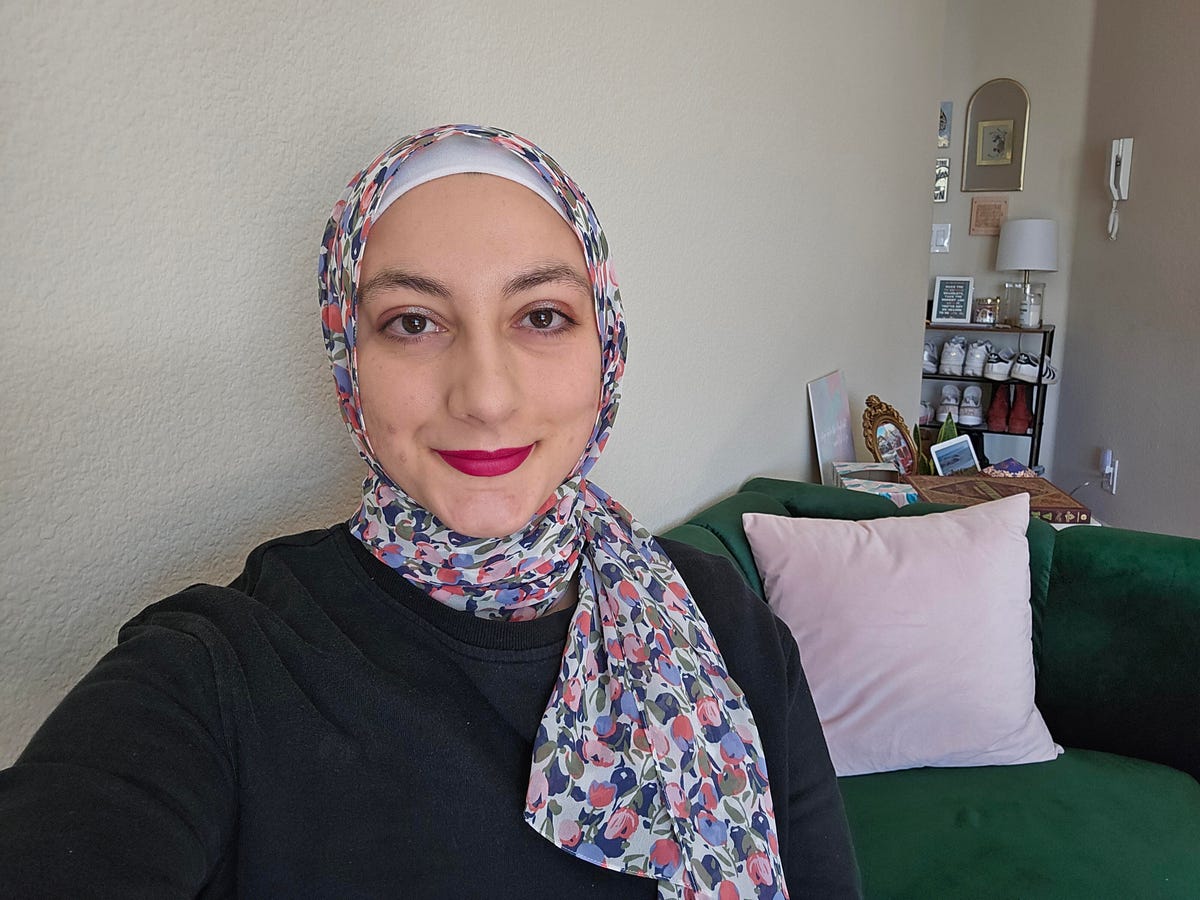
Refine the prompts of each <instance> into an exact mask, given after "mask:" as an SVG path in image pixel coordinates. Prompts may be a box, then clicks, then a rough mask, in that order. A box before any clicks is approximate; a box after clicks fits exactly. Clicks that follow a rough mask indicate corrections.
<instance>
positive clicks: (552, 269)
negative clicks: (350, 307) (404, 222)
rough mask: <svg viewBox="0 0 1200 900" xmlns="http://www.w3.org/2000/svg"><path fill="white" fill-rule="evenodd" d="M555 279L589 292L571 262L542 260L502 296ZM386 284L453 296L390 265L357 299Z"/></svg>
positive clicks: (426, 279) (442, 287) (425, 278)
mask: <svg viewBox="0 0 1200 900" xmlns="http://www.w3.org/2000/svg"><path fill="white" fill-rule="evenodd" d="M556 281H562V282H567V283H568V284H572V285H574V286H575V287H577V288H579V289H580V290H581V291H583V292H584V293H587V294H591V292H592V283H591V282H590V281H588V280H587V278H585V277H584V276H583V275H582V274H580V273H579V272H577V271H576V270H575V269H573V268H572V267H571V266H568V265H566V264H565V263H545V264H543V265H539V266H535V267H533V268H532V269H528V270H527V271H524V272H521V273H520V274H518V275H514V276H513V277H512V278H510V279H509V280H508V282H507V283H506V284H505V285H504V291H503V293H504V296H505V297H511V296H513V295H514V294H519V293H521V292H522V291H529V290H533V289H534V288H537V287H541V286H542V285H543V284H551V283H553V282H556ZM387 288H408V289H409V290H411V291H418V292H420V293H422V294H431V295H433V296H435V297H441V298H442V299H443V300H451V299H453V292H452V291H451V290H450V288H449V287H447V286H446V285H445V284H443V283H442V282H440V281H438V280H437V279H436V278H430V277H429V276H427V275H417V274H416V273H414V272H406V271H405V270H404V269H398V268H391V269H383V270H381V271H379V272H376V273H375V274H374V275H372V276H371V278H370V279H368V280H367V282H366V283H365V284H364V285H363V286H362V287H360V288H359V289H358V302H359V303H362V304H364V305H365V304H367V303H370V302H371V295H372V294H374V293H376V292H378V291H381V290H385V289H387Z"/></svg>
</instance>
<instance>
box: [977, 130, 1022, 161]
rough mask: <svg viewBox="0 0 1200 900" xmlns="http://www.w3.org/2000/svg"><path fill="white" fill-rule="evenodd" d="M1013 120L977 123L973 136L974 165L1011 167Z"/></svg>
mask: <svg viewBox="0 0 1200 900" xmlns="http://www.w3.org/2000/svg"><path fill="white" fill-rule="evenodd" d="M1012 138H1013V120H1012V119H994V120H992V121H990V122H980V123H979V133H978V134H977V135H976V136H975V165H977V166H1011V165H1012Z"/></svg>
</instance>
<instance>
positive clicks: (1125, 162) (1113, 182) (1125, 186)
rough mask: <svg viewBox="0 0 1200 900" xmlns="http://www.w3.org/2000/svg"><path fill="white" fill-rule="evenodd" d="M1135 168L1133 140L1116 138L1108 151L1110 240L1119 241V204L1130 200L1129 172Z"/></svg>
mask: <svg viewBox="0 0 1200 900" xmlns="http://www.w3.org/2000/svg"><path fill="white" fill-rule="evenodd" d="M1132 167H1133V138H1114V139H1113V142H1112V148H1111V149H1110V150H1109V151H1108V190H1109V193H1111V194H1112V212H1111V213H1109V215H1108V239H1109V240H1110V241H1115V240H1116V239H1117V227H1118V225H1119V221H1118V219H1119V216H1118V215H1117V203H1118V201H1121V200H1128V199H1129V170H1130V169H1131V168H1132Z"/></svg>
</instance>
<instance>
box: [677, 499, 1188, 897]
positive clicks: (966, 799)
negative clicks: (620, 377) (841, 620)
mask: <svg viewBox="0 0 1200 900" xmlns="http://www.w3.org/2000/svg"><path fill="white" fill-rule="evenodd" d="M947 508H949V507H944V506H936V505H933V504H915V505H912V506H908V507H904V508H902V509H897V508H896V507H895V506H893V505H892V503H891V502H890V501H889V500H886V499H883V498H881V497H876V496H873V495H870V494H863V493H855V492H852V491H847V490H843V489H840V488H830V487H822V486H820V485H814V484H805V483H801V482H794V481H781V480H777V479H770V478H755V479H752V480H751V481H749V482H747V483H746V484H745V485H743V486H742V489H741V490H740V491H739V492H738V493H737V494H734V495H733V496H732V497H729V498H728V499H726V500H723V501H721V502H720V503H717V504H715V505H714V506H712V507H709V508H708V509H705V510H704V511H702V512H700V513H699V514H697V515H696V516H694V517H693V518H692V519H691V520H689V521H688V522H687V523H686V524H684V525H680V526H678V527H676V528H674V529H672V530H671V531H668V532H666V534H665V536H666V537H669V538H674V539H676V540H681V541H686V542H688V543H690V544H694V545H696V546H698V547H700V548H702V549H705V550H708V551H710V552H713V553H718V554H721V555H723V556H726V557H728V558H729V559H731V560H732V561H733V562H734V564H735V565H736V566H737V567H738V568H739V569H740V570H741V571H742V573H743V575H744V576H745V578H746V580H747V581H748V582H749V583H750V585H751V586H752V587H753V588H754V589H755V590H756V591H757V592H758V594H759V596H762V594H763V587H762V581H761V580H760V578H759V574H758V571H757V569H756V568H755V565H754V558H753V556H752V554H751V552H750V546H749V544H748V543H747V541H746V536H745V533H744V532H743V530H742V520H741V517H742V513H745V512H762V513H772V514H776V515H791V516H805V517H819V518H833V519H873V518H879V517H881V516H897V515H898V516H908V515H922V514H925V513H929V512H936V511H939V510H943V509H947ZM1028 538H1029V551H1030V570H1031V575H1032V585H1033V595H1032V598H1031V602H1032V606H1033V652H1034V660H1035V665H1036V669H1037V704H1038V708H1039V709H1040V710H1041V712H1042V715H1043V717H1044V718H1045V720H1046V724H1047V725H1048V726H1049V728H1050V733H1051V735H1052V736H1053V737H1054V739H1055V740H1056V741H1057V742H1058V743H1059V744H1061V745H1063V746H1064V747H1065V748H1066V753H1065V754H1063V755H1062V756H1060V757H1059V758H1058V759H1057V760H1055V761H1053V762H1047V763H1035V764H1032V765H1023V766H988V767H976V768H959V769H950V768H938V769H933V768H926V769H909V770H905V771H899V772H885V773H879V774H873V775H859V776H855V777H849V778H842V779H841V780H840V786H841V789H842V795H843V797H844V799H845V803H846V812H847V815H848V817H849V820H850V827H851V830H852V832H853V835H854V843H855V849H856V851H857V854H858V862H859V866H860V869H861V871H862V878H863V888H864V891H865V893H866V896H867V897H889V898H901V897H906V898H907V897H912V898H922V900H924V898H953V897H964V898H966V897H970V898H986V897H998V898H999V897H1003V898H1018V897H1020V898H1032V897H1055V898H1058V897H1079V898H1100V897H1121V898H1126V897H1128V898H1143V897H1187V898H1200V782H1198V781H1197V779H1200V541H1197V540H1189V539H1186V538H1178V537H1169V536H1165V535H1157V534H1147V533H1141V532H1134V531H1125V530H1122V529H1117V528H1090V527H1074V528H1069V529H1064V530H1062V531H1055V529H1054V528H1052V527H1050V526H1049V525H1047V524H1046V523H1044V522H1041V521H1037V520H1032V521H1031V523H1030V528H1029V534H1028Z"/></svg>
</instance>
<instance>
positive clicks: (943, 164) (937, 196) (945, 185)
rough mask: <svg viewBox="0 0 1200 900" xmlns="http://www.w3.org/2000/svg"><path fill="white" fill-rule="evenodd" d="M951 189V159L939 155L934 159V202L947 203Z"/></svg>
mask: <svg viewBox="0 0 1200 900" xmlns="http://www.w3.org/2000/svg"><path fill="white" fill-rule="evenodd" d="M949 189H950V160H949V159H947V158H945V157H939V158H938V159H935V160H934V161H933V202H934V203H945V202H946V193H947V191H948V190H949Z"/></svg>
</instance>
